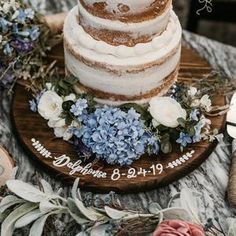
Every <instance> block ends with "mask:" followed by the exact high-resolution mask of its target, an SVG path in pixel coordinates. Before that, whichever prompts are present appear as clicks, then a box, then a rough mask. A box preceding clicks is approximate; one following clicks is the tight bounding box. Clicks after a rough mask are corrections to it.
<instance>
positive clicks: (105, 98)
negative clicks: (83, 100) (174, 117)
mask: <svg viewBox="0 0 236 236" xmlns="http://www.w3.org/2000/svg"><path fill="white" fill-rule="evenodd" d="M178 70H179V65H178V66H177V67H176V68H175V70H174V71H173V72H172V73H171V74H170V75H168V76H167V77H165V78H164V79H163V82H162V84H161V85H160V86H158V87H156V88H154V89H152V90H150V91H148V92H147V93H145V94H139V95H134V96H125V95H119V94H112V93H107V92H104V91H100V90H97V89H95V88H90V87H86V86H84V85H83V84H81V83H77V84H76V85H75V86H74V89H75V91H76V92H77V93H78V94H83V93H90V94H92V95H93V96H94V99H95V101H96V102H98V103H100V104H107V105H114V106H118V105H121V104H125V103H137V104H145V103H147V102H149V101H150V100H151V98H153V97H155V96H163V95H165V94H166V93H167V91H168V90H169V89H170V88H171V86H172V85H173V84H174V83H175V82H176V81H177V77H178ZM108 86H111V85H108ZM130 89H131V90H132V87H130Z"/></svg>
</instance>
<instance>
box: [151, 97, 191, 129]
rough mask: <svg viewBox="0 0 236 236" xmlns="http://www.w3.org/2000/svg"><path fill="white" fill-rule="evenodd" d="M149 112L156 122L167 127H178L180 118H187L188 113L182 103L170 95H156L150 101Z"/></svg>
mask: <svg viewBox="0 0 236 236" xmlns="http://www.w3.org/2000/svg"><path fill="white" fill-rule="evenodd" d="M149 112H150V114H151V115H152V117H153V119H154V120H155V122H157V123H159V124H162V125H164V126H166V127H171V128H176V127H177V126H178V125H179V123H178V121H177V119H178V118H183V119H186V117H187V113H186V111H185V110H184V109H183V108H182V107H181V105H180V104H179V103H178V102H177V101H176V100H174V99H173V98H170V97H155V98H152V99H151V101H150V107H149Z"/></svg>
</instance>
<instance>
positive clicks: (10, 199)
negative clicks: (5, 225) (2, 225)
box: [0, 195, 25, 213]
mask: <svg viewBox="0 0 236 236" xmlns="http://www.w3.org/2000/svg"><path fill="white" fill-rule="evenodd" d="M23 202H25V200H23V199H20V198H18V197H16V196H13V195H8V196H6V197H4V198H3V199H2V201H1V202H0V213H3V212H4V211H5V210H7V209H8V208H10V207H12V206H14V205H16V204H20V203H23Z"/></svg>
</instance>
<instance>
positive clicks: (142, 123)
mask: <svg viewBox="0 0 236 236" xmlns="http://www.w3.org/2000/svg"><path fill="white" fill-rule="evenodd" d="M0 16H1V17H0V23H1V24H0V29H1V32H2V34H1V41H0V50H1V51H0V53H1V55H2V56H1V72H2V73H1V77H0V82H1V84H2V85H4V87H8V88H9V87H10V91H11V90H12V88H13V86H14V84H15V83H16V80H18V81H17V82H19V83H21V84H24V85H25V86H26V88H27V89H30V90H31V91H32V94H33V96H34V98H33V99H32V100H30V101H29V103H30V109H31V110H32V111H34V112H38V113H39V114H40V115H41V116H42V117H43V118H44V119H45V120H47V122H48V126H49V128H52V129H54V134H55V136H56V137H57V138H63V139H64V140H65V141H69V142H71V143H73V144H74V145H75V148H76V150H78V154H79V156H80V157H83V156H85V157H90V156H92V155H93V154H95V157H96V158H98V159H101V160H103V161H105V162H107V163H108V164H110V165H114V164H118V165H121V166H124V165H131V164H132V163H133V162H134V161H135V160H137V159H139V158H140V157H141V156H143V154H145V153H148V154H149V155H153V156H155V157H153V158H156V157H158V153H160V152H162V153H165V154H166V153H171V152H172V151H175V150H176V148H178V149H181V150H183V149H184V148H185V147H187V146H188V145H191V144H194V143H197V142H200V141H209V142H212V141H213V140H214V139H215V135H216V134H217V132H218V131H217V130H215V129H212V128H211V121H210V120H209V119H208V118H207V115H209V114H210V113H211V112H213V113H214V114H215V111H216V110H219V108H218V107H214V106H212V103H211V98H210V96H209V94H213V93H214V92H215V91H214V90H215V87H214V86H216V85H217V84H218V83H215V84H216V85H214V86H213V85H212V84H208V85H204V87H201V85H200V83H198V84H196V85H191V86H189V85H186V84H183V83H181V82H177V83H176V84H175V85H174V86H172V87H171V89H170V90H169V92H168V93H167V94H166V95H165V96H163V97H154V98H152V99H151V100H150V102H149V103H148V104H146V105H138V104H135V103H126V104H122V105H119V106H104V105H100V104H98V103H96V102H95V100H94V99H93V97H92V94H88V93H83V94H77V93H75V91H74V86H75V85H76V84H77V83H78V81H79V78H76V77H73V76H67V77H63V76H61V75H59V73H58V70H57V68H56V66H55V62H53V63H48V61H47V60H46V54H47V52H48V51H49V50H50V48H51V47H52V46H53V45H54V44H55V43H58V38H60V37H58V35H56V36H55V35H54V36H53V37H52V35H50V31H49V28H48V27H47V25H46V24H45V20H44V19H43V17H42V16H40V15H39V14H38V13H36V12H35V11H33V10H32V9H31V8H29V7H27V6H26V5H25V4H23V3H22V2H21V1H14V0H9V1H1V2H0ZM200 82H201V81H200ZM220 83H221V84H222V81H220ZM207 86H208V87H207ZM222 109H225V108H222Z"/></svg>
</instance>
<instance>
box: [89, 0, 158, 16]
mask: <svg viewBox="0 0 236 236" xmlns="http://www.w3.org/2000/svg"><path fill="white" fill-rule="evenodd" d="M85 2H86V4H88V5H89V6H93V4H94V3H99V2H102V3H103V2H106V4H107V6H106V10H107V11H108V12H111V13H113V12H114V11H115V12H116V13H119V12H120V10H119V7H118V6H119V4H124V5H127V6H128V7H129V8H130V11H129V13H131V14H132V13H138V12H142V11H144V10H145V9H146V8H148V7H150V5H151V4H152V3H154V2H155V0H85Z"/></svg>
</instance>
